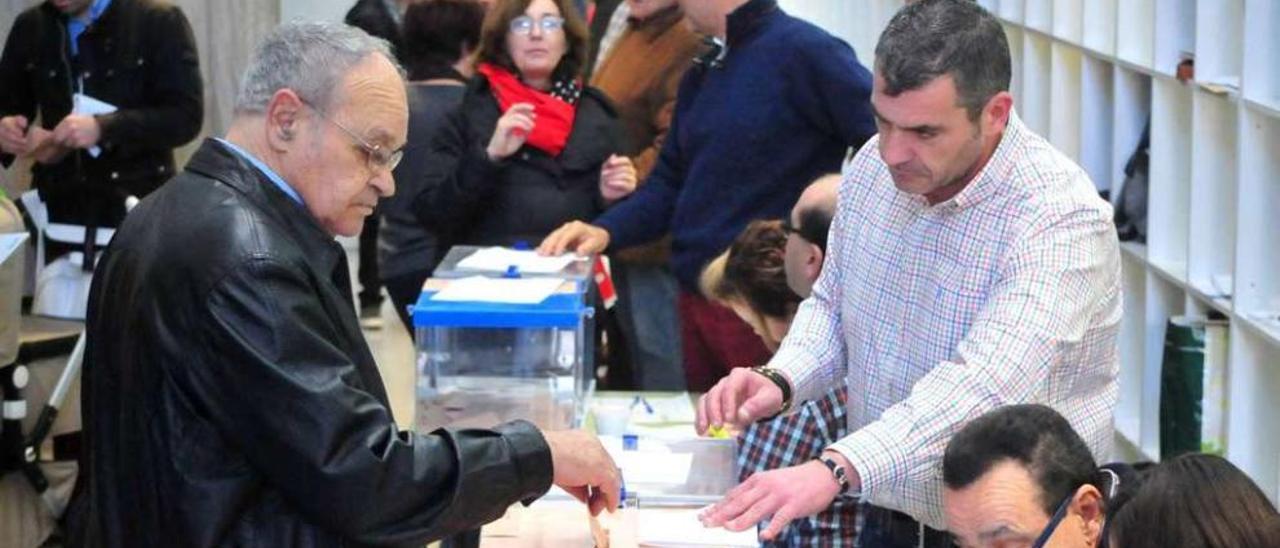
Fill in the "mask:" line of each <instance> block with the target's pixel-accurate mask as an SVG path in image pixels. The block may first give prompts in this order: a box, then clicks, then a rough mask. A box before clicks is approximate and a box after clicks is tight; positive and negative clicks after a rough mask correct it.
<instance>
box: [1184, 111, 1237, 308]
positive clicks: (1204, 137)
mask: <svg viewBox="0 0 1280 548" xmlns="http://www.w3.org/2000/svg"><path fill="white" fill-rule="evenodd" d="M1193 102H1194V105H1193V108H1192V110H1193V112H1192V124H1191V125H1192V138H1191V139H1192V143H1193V144H1192V150H1193V151H1194V152H1193V153H1192V154H1191V202H1190V203H1191V204H1194V207H1191V208H1190V226H1189V229H1188V238H1189V249H1188V270H1187V282H1188V283H1189V284H1190V285H1191V286H1192V287H1194V288H1195V289H1196V291H1198V292H1200V293H1202V294H1204V295H1206V296H1207V297H1210V298H1222V297H1231V296H1232V295H1233V294H1234V292H1235V291H1234V290H1235V288H1234V279H1235V253H1236V218H1237V213H1236V202H1237V200H1236V188H1237V185H1236V183H1237V179H1238V174H1239V170H1238V165H1239V158H1238V152H1237V146H1236V144H1237V135H1238V133H1239V126H1238V124H1237V123H1236V121H1237V119H1238V113H1237V109H1236V105H1235V104H1232V103H1231V102H1230V101H1228V100H1226V99H1225V98H1223V97H1220V96H1217V95H1212V94H1210V93H1207V92H1205V91H1203V90H1196V91H1195V93H1194V99H1193Z"/></svg>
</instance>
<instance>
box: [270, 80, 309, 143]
mask: <svg viewBox="0 0 1280 548" xmlns="http://www.w3.org/2000/svg"><path fill="white" fill-rule="evenodd" d="M306 106H307V104H306V103H305V102H304V101H303V100H302V98H301V97H299V96H298V94H297V93H295V92H294V91H293V90H291V89H282V90H279V91H277V92H275V94H274V95H272V96H271V101H269V102H268V103H267V111H266V132H267V144H268V145H269V146H270V147H271V148H272V150H275V151H277V152H284V151H286V150H288V149H289V148H291V144H292V141H293V140H294V139H295V138H296V137H297V135H298V132H299V131H300V126H301V125H302V123H303V122H302V119H303V112H302V111H303V109H304V108H306Z"/></svg>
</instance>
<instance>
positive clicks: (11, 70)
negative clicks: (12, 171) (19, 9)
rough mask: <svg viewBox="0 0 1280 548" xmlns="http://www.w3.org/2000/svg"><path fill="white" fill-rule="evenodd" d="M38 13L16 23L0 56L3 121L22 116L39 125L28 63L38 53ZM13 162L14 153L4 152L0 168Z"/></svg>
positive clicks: (21, 16) (30, 13) (23, 16)
mask: <svg viewBox="0 0 1280 548" xmlns="http://www.w3.org/2000/svg"><path fill="white" fill-rule="evenodd" d="M33 13H34V12H25V13H23V14H22V15H20V16H18V19H17V20H16V21H14V23H13V28H12V29H10V31H9V38H8V39H7V40H5V44H4V52H3V53H0V82H3V84H0V118H4V117H6V116H14V115H22V116H26V117H27V121H28V122H30V123H35V117H36V98H35V96H34V95H32V92H31V82H30V81H29V80H28V76H29V72H28V71H27V69H26V65H27V63H30V62H32V61H34V60H35V52H34V51H32V47H31V45H32V44H34V43H35V37H34V35H33V33H34V27H35V25H36V21H35V17H33V16H32V14H33ZM11 163H13V155H12V154H3V153H0V166H4V167H9V164H11Z"/></svg>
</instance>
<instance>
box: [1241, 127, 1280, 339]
mask: <svg viewBox="0 0 1280 548" xmlns="http://www.w3.org/2000/svg"><path fill="white" fill-rule="evenodd" d="M1243 116H1244V117H1243V119H1242V122H1241V123H1243V124H1244V127H1243V128H1242V129H1243V131H1241V137H1240V138H1241V139H1242V142H1241V143H1240V144H1241V146H1240V151H1241V158H1240V160H1241V161H1240V166H1239V167H1240V189H1239V196H1238V199H1237V202H1236V203H1237V209H1238V211H1239V220H1238V222H1239V228H1238V230H1237V234H1236V242H1237V244H1236V245H1237V248H1238V249H1237V253H1236V287H1235V292H1236V299H1235V302H1236V310H1238V311H1239V312H1240V313H1241V314H1243V315H1245V316H1247V317H1250V318H1276V317H1278V316H1280V215H1277V212H1280V153H1278V152H1277V146H1280V145H1278V144H1277V143H1280V119H1277V118H1273V117H1271V116H1270V115H1268V114H1266V113H1263V112H1259V111H1257V110H1255V109H1252V108H1247V109H1245V110H1244V114H1243Z"/></svg>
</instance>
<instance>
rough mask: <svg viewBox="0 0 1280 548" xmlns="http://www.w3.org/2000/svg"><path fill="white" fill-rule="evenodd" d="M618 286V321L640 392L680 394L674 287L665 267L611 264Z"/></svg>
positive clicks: (681, 375)
mask: <svg viewBox="0 0 1280 548" xmlns="http://www.w3.org/2000/svg"><path fill="white" fill-rule="evenodd" d="M614 265H615V267H614V271H615V272H616V273H617V275H615V276H614V281H615V282H617V285H618V308H617V312H618V314H617V317H618V320H619V324H620V326H621V328H622V333H623V336H624V337H625V338H626V343H627V349H628V350H629V353H630V354H631V361H632V370H633V371H634V372H635V383H636V387H637V388H638V389H640V390H670V391H682V390H684V389H685V381H684V367H683V365H682V363H683V353H682V352H681V344H680V318H679V316H678V315H677V314H676V295H678V293H679V291H680V287H679V283H678V282H676V279H675V276H672V275H671V269H670V268H668V267H667V266H665V265H650V264H633V263H621V262H615V263H614Z"/></svg>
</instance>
